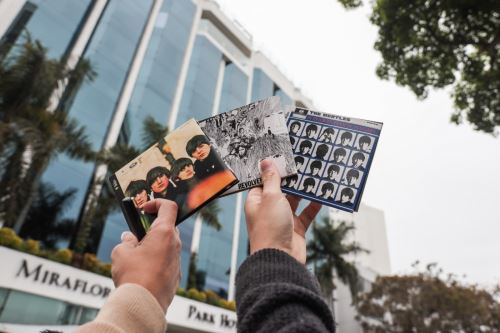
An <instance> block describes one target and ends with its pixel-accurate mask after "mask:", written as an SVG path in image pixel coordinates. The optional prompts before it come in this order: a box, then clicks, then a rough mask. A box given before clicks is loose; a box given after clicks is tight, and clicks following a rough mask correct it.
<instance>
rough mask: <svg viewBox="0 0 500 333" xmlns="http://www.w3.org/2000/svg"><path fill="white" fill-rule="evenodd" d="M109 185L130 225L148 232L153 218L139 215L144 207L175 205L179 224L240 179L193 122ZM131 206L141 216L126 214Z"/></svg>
mask: <svg viewBox="0 0 500 333" xmlns="http://www.w3.org/2000/svg"><path fill="white" fill-rule="evenodd" d="M109 182H110V184H111V187H112V188H113V190H114V192H115V196H116V197H117V199H118V200H119V201H120V205H121V207H122V211H123V214H124V215H125V218H126V219H127V223H128V224H129V225H130V224H134V228H136V229H137V228H139V229H140V228H141V226H142V227H143V228H145V229H148V228H149V225H150V224H151V222H152V219H153V218H154V216H148V215H147V214H144V212H141V211H140V209H139V206H141V205H142V204H143V203H145V202H146V201H149V200H151V199H153V198H164V199H169V200H173V201H175V202H176V203H177V205H178V212H177V221H176V224H179V223H180V222H182V221H183V220H185V219H186V218H188V217H189V216H191V215H192V214H193V213H195V212H196V211H197V210H199V209H200V208H201V207H203V206H204V205H205V204H206V203H208V202H209V201H211V200H212V199H214V198H215V197H216V196H218V195H219V194H220V193H222V192H224V191H225V190H226V189H228V188H230V187H231V186H232V185H233V184H235V183H237V178H236V176H235V175H234V173H233V172H232V171H231V170H230V169H229V168H228V167H227V165H226V164H225V163H224V161H223V160H222V159H221V158H220V156H219V155H218V153H217V152H216V151H215V149H213V146H212V145H211V143H210V140H209V139H208V138H207V137H206V136H205V134H204V133H203V131H202V130H201V128H200V127H199V126H198V124H197V122H196V121H195V120H194V119H191V120H189V121H187V122H186V123H185V124H183V125H182V126H180V127H179V128H177V129H176V130H174V131H172V132H170V133H169V134H168V135H167V136H165V137H164V138H162V139H161V140H160V141H159V142H157V143H156V144H155V145H153V146H151V147H150V148H149V149H147V150H146V151H145V152H143V153H142V154H140V155H139V156H137V157H136V158H134V159H133V160H132V161H130V162H129V163H128V164H126V165H125V166H123V167H122V168H121V169H120V170H118V171H117V172H116V173H115V174H113V175H112V176H110V177H109ZM127 201H132V202H133V204H134V206H135V207H136V208H137V209H138V213H139V215H137V214H135V213H134V212H133V211H131V210H130V209H128V210H127V207H130V202H129V203H128V205H127ZM132 216H135V217H132ZM137 216H138V217H139V218H137ZM137 220H139V221H137ZM137 225H139V226H137ZM131 230H133V228H132V227H131Z"/></svg>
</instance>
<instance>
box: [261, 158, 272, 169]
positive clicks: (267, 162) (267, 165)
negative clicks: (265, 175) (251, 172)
mask: <svg viewBox="0 0 500 333" xmlns="http://www.w3.org/2000/svg"><path fill="white" fill-rule="evenodd" d="M272 165H273V162H272V161H271V160H268V159H265V160H262V161H261V162H260V168H261V169H262V171H266V170H269V169H271V166H272Z"/></svg>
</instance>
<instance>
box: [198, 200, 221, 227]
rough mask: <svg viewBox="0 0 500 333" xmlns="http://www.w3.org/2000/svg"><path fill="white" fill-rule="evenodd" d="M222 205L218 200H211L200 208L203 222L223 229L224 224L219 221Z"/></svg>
mask: <svg viewBox="0 0 500 333" xmlns="http://www.w3.org/2000/svg"><path fill="white" fill-rule="evenodd" d="M220 210H221V209H220V207H219V204H218V202H217V201H215V200H214V201H211V202H209V203H208V204H207V205H206V206H205V207H203V208H202V209H200V211H199V214H200V217H201V218H202V220H203V223H205V225H207V226H208V227H211V228H214V229H215V230H217V231H219V230H221V229H222V225H221V224H220V221H219V212H220Z"/></svg>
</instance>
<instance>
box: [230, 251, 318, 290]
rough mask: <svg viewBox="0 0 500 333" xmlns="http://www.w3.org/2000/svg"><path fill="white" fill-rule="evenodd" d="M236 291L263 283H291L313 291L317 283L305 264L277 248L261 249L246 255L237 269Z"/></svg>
mask: <svg viewBox="0 0 500 333" xmlns="http://www.w3.org/2000/svg"><path fill="white" fill-rule="evenodd" d="M236 282H237V291H238V290H239V291H245V290H250V289H251V288H254V287H258V286H260V285H262V284H265V283H276V282H281V283H291V284H294V285H300V286H302V287H304V288H307V289H309V290H311V291H313V292H315V293H317V292H319V289H318V283H317V281H316V279H315V278H314V276H313V275H312V274H311V273H310V272H309V271H308V270H307V268H306V267H305V265H303V264H301V263H300V262H298V261H297V260H296V259H295V258H293V257H292V256H290V255H289V254H288V253H286V252H284V251H281V250H277V249H263V250H260V251H257V252H255V253H254V254H252V255H251V256H250V257H248V258H247V259H246V260H245V261H244V262H243V264H242V265H241V266H240V268H239V270H238V274H237V277H236Z"/></svg>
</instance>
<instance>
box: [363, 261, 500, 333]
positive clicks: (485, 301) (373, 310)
mask: <svg viewBox="0 0 500 333" xmlns="http://www.w3.org/2000/svg"><path fill="white" fill-rule="evenodd" d="M498 296H499V293H498V289H497V290H496V291H491V292H490V291H487V290H485V289H482V288H480V287H478V286H476V285H465V284H463V283H461V282H459V281H458V280H457V279H456V278H455V277H454V276H453V275H448V276H447V277H446V278H443V277H442V271H441V270H439V269H437V268H436V267H435V265H428V266H427V270H426V271H424V272H420V273H414V274H411V275H402V276H397V275H395V276H381V277H378V278H377V280H376V281H375V283H374V284H373V285H372V288H371V291H370V292H368V293H366V294H364V295H362V296H361V297H360V298H359V303H358V313H359V320H360V321H361V324H362V326H363V329H364V332H365V333H379V332H380V333H381V332H387V333H399V332H401V333H402V332H416V333H434V332H492V333H495V332H500V303H498V301H497V299H498Z"/></svg>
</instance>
